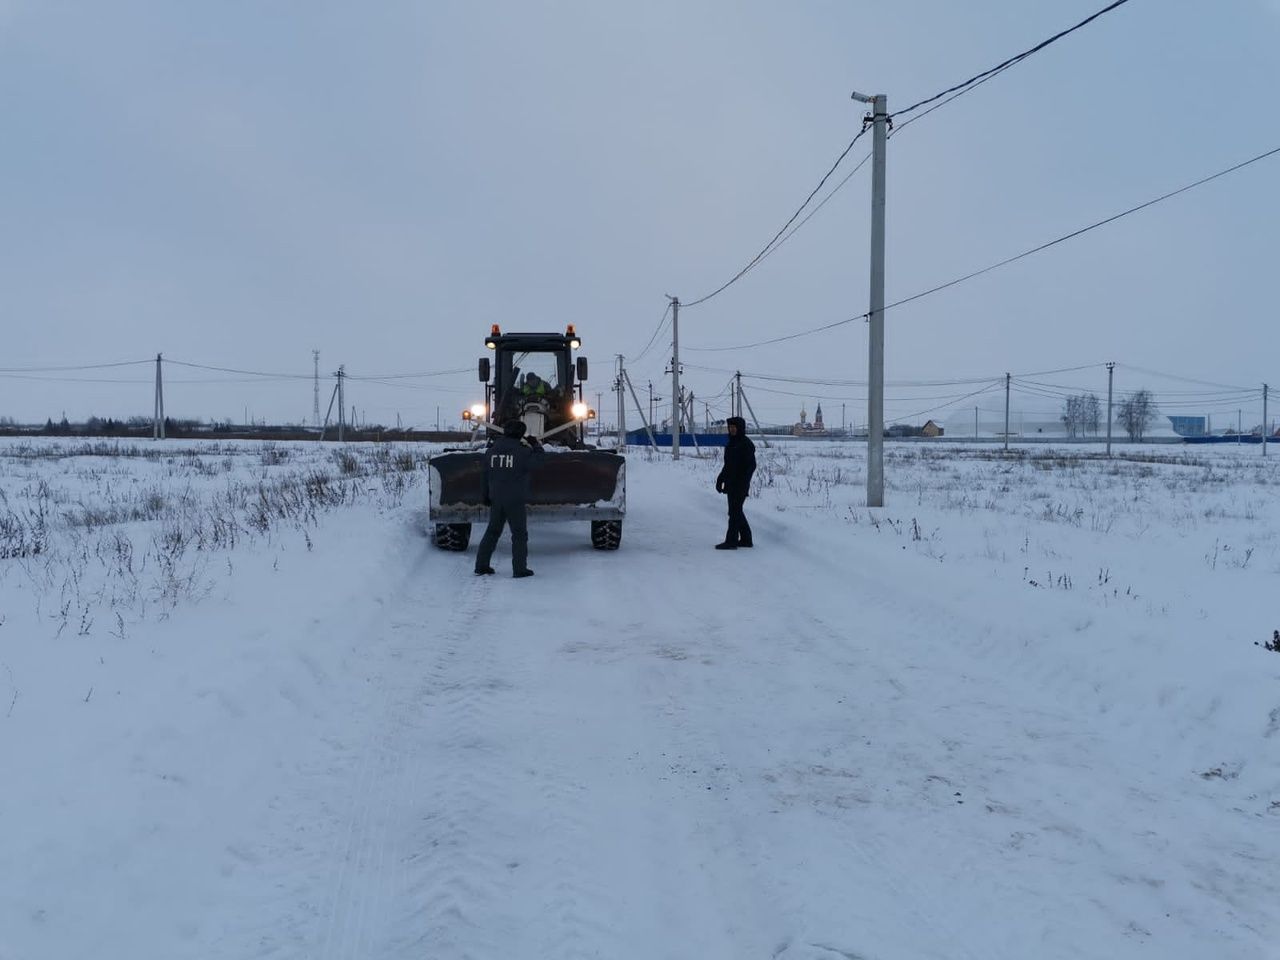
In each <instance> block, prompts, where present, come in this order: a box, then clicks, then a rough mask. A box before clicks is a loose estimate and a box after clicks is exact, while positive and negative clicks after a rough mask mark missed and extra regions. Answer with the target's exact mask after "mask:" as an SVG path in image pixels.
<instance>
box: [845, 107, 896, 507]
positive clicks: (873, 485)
mask: <svg viewBox="0 0 1280 960" xmlns="http://www.w3.org/2000/svg"><path fill="white" fill-rule="evenodd" d="M853 99H855V100H857V101H858V102H860V103H869V104H871V116H870V118H869V119H870V120H871V123H872V131H871V144H872V146H871V303H870V310H869V312H868V314H867V319H868V320H869V321H870V324H871V330H870V343H869V350H868V361H867V362H868V367H869V375H868V377H867V506H868V507H883V506H884V207H885V145H886V143H887V142H888V127H889V98H888V96H886V95H885V94H883V93H878V94H876V95H875V96H873V97H868V96H864V95H863V94H860V93H856V92H855V93H854V94H853ZM867 119H868V118H865V117H864V118H863V121H862V122H863V128H864V129H865V128H866V123H867Z"/></svg>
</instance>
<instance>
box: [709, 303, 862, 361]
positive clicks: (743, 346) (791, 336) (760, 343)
mask: <svg viewBox="0 0 1280 960" xmlns="http://www.w3.org/2000/svg"><path fill="white" fill-rule="evenodd" d="M865 319H867V314H865V313H864V314H862V315H860V316H857V317H850V318H849V319H847V320H837V321H835V323H828V324H824V325H823V326H821V327H814V328H812V329H811V330H801V331H800V332H799V333H788V334H786V335H785V336H781V337H771V338H770V339H768V340H757V341H755V342H754V343H737V344H734V345H733V346H730V347H685V348H684V349H685V350H692V351H694V352H695V353H724V352H727V351H730V350H751V349H753V348H755V347H767V346H769V345H770V344H774V343H783V342H785V341H787V340H798V339H799V338H800V337H808V336H812V335H813V334H815V333H822V332H823V331H824V330H833V329H835V328H836V327H843V326H844V325H845V324H848V323H853V322H855V321H857V320H865Z"/></svg>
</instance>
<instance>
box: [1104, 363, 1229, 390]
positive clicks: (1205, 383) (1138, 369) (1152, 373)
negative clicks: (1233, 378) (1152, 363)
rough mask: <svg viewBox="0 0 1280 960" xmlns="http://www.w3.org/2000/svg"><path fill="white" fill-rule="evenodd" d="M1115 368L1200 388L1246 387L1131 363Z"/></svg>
mask: <svg viewBox="0 0 1280 960" xmlns="http://www.w3.org/2000/svg"><path fill="white" fill-rule="evenodd" d="M1116 366H1117V367H1123V368H1124V369H1125V370H1134V371H1136V372H1137V373H1145V374H1146V375H1147V376H1149V377H1164V378H1165V379H1166V380H1181V381H1182V382H1183V383H1194V384H1198V385H1199V386H1202V387H1221V388H1223V389H1226V390H1247V389H1248V388H1247V387H1241V386H1239V385H1238V384H1229V383H1214V382H1213V381H1211V380H1193V379H1191V378H1190V377H1179V376H1176V375H1174V374H1172V373H1161V372H1160V371H1159V370H1150V369H1148V368H1147V367H1135V366H1134V365H1133V364H1131V363H1117V364H1116Z"/></svg>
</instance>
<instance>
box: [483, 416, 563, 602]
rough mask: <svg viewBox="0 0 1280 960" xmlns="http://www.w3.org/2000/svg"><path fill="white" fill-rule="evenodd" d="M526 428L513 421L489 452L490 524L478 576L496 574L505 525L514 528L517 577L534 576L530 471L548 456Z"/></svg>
mask: <svg viewBox="0 0 1280 960" xmlns="http://www.w3.org/2000/svg"><path fill="white" fill-rule="evenodd" d="M524 433H525V425H524V423H523V422H522V421H520V420H510V421H508V422H507V425H506V426H505V427H503V428H502V434H503V435H502V436H500V437H498V438H497V439H496V440H494V441H493V443H492V444H490V446H489V449H488V451H487V452H486V453H485V461H484V491H485V503H487V504H489V525H488V526H487V527H486V528H485V531H484V536H483V537H482V538H481V539H480V547H479V549H478V550H477V551H476V575H477V576H481V575H484V574H489V573H494V572H495V571H494V569H493V567H491V566H489V560H490V559H491V558H492V557H493V548H494V547H496V546H497V545H498V538H499V537H501V536H502V528H503V527H504V526H509V527H511V571H512V576H515V577H532V576H533V571H532V570H530V569H529V512H528V506H529V471H530V470H531V469H532V467H533V465H534V464H535V463H537V462H538V461H539V460H541V459H542V458H543V457H544V456H546V451H544V450H543V449H542V444H540V443H538V441H537V440H535V439H534V438H532V437H530V438H529V439H528V440H524V439H522V438H523V437H524Z"/></svg>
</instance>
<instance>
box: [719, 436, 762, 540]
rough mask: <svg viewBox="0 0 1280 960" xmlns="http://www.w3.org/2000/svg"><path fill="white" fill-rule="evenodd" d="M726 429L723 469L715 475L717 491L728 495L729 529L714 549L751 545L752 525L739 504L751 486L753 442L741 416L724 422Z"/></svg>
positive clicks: (754, 457) (753, 469) (753, 455)
mask: <svg viewBox="0 0 1280 960" xmlns="http://www.w3.org/2000/svg"><path fill="white" fill-rule="evenodd" d="M725 424H726V426H727V427H728V430H729V442H728V443H727V444H726V445H725V448H724V468H723V469H722V470H721V471H720V476H718V477H716V492H717V493H723V494H724V495H725V496H727V497H728V498H729V532H728V533H726V534H725V535H724V543H717V544H716V549H717V550H737V549H738V548H739V547H749V546H751V525H750V524H749V523H747V518H746V515H745V514H744V513H743V512H742V505H743V504H744V503H745V502H746V500H747V491H748V490H749V489H750V488H751V475H752V474H753V473H755V472H756V445H755V444H754V443H752V442H751V438H750V437H748V436H747V421H745V420H743V419H742V417H730V418H729V419H728V420H726V421H725Z"/></svg>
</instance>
